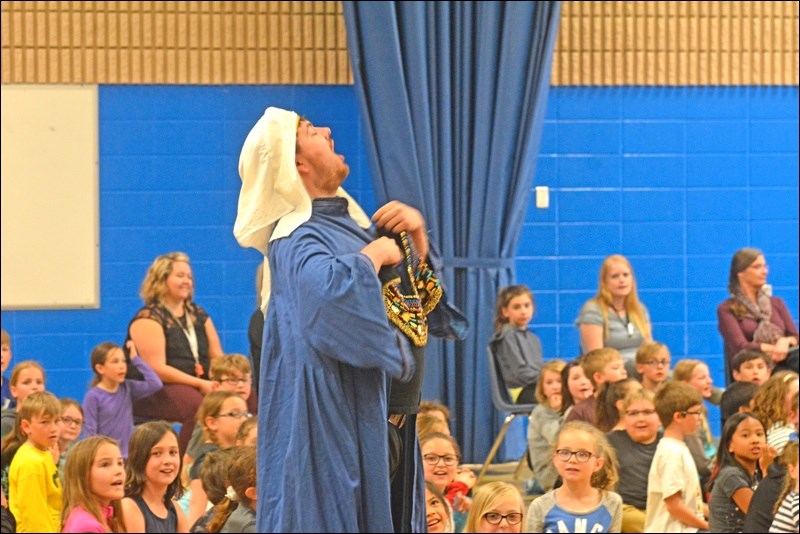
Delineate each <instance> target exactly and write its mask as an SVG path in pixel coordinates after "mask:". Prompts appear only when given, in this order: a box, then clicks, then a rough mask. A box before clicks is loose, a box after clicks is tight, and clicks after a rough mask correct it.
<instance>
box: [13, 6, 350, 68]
mask: <svg viewBox="0 0 800 534" xmlns="http://www.w3.org/2000/svg"><path fill="white" fill-rule="evenodd" d="M0 42H1V43H2V58H3V62H2V82H3V83H34V84H36V83H164V84H186V83H197V84H285V83H298V84H351V83H353V79H352V74H351V71H350V64H349V58H348V56H347V44H346V43H347V42H346V36H345V29H344V18H343V16H342V8H341V3H340V2H332V1H328V2H247V1H240V2H18V1H10V2H6V1H4V2H2V40H0ZM293 61H297V62H299V63H298V64H293V63H292V62H293Z"/></svg>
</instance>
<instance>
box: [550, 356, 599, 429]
mask: <svg viewBox="0 0 800 534" xmlns="http://www.w3.org/2000/svg"><path fill="white" fill-rule="evenodd" d="M581 361H582V358H581V357H580V356H579V357H577V358H575V359H574V360H572V361H571V362H569V363H568V364H567V366H566V367H564V369H563V370H562V371H561V384H562V385H563V387H562V388H561V410H559V411H560V412H561V417H562V418H563V419H566V418H567V416H568V415H569V414H570V412H571V411H572V410H573V409H575V405H576V404H580V403H581V402H583V401H585V400H586V399H588V398H589V397H591V396H592V395H593V394H594V386H593V385H592V381H591V380H589V379H588V378H587V377H586V373H584V372H583V367H581Z"/></svg>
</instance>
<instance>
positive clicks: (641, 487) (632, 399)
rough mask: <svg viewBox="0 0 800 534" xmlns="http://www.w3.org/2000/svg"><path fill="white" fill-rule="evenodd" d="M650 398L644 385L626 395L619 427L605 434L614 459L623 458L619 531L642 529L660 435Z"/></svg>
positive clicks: (652, 400)
mask: <svg viewBox="0 0 800 534" xmlns="http://www.w3.org/2000/svg"><path fill="white" fill-rule="evenodd" d="M654 397H655V395H654V394H653V392H652V391H650V390H649V389H646V388H642V389H640V390H638V391H634V392H632V393H630V394H629V395H628V396H626V397H625V399H624V400H623V402H622V406H621V409H620V411H621V412H622V418H621V422H622V426H623V429H621V430H612V431H611V432H609V433H608V434H606V437H607V438H608V442H609V443H610V444H611V446H612V447H614V450H615V451H616V453H617V458H624V459H625V461H620V462H619V467H618V474H619V483H618V484H617V487H616V492H617V493H619V496H620V497H621V498H622V532H644V522H645V508H646V507H647V481H648V477H649V475H650V466H651V465H652V463H653V457H654V456H655V454H656V448H657V447H658V442H659V440H660V439H661V434H662V433H661V430H660V428H661V422H660V421H659V419H658V413H657V412H656V406H655V401H654Z"/></svg>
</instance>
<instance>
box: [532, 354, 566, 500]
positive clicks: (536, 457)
mask: <svg viewBox="0 0 800 534" xmlns="http://www.w3.org/2000/svg"><path fill="white" fill-rule="evenodd" d="M566 366H567V363H566V362H565V361H563V360H550V361H549V362H547V363H545V364H544V366H543V367H542V374H541V377H540V378H539V382H538V384H536V400H537V402H538V404H537V405H536V407H535V408H534V409H533V411H532V412H531V415H530V416H529V417H528V458H529V459H530V463H531V469H532V471H533V479H532V481H531V484H532V487H531V489H532V490H533V491H535V492H537V493H545V492H547V491H550V490H551V489H553V487H554V485H555V483H556V479H557V478H558V472H557V471H556V468H555V466H554V465H553V461H552V458H551V456H552V451H553V447H554V446H555V444H556V436H557V435H558V431H559V430H560V429H561V424H562V423H563V417H562V415H561V398H562V395H561V390H562V389H563V386H562V384H561V372H562V371H563V370H564V368H565V367H566Z"/></svg>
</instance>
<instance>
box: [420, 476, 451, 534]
mask: <svg viewBox="0 0 800 534" xmlns="http://www.w3.org/2000/svg"><path fill="white" fill-rule="evenodd" d="M425 519H426V523H427V524H428V532H429V533H437V534H438V533H442V532H453V528H454V527H453V511H452V510H451V509H450V504H449V503H448V502H447V500H446V499H445V497H444V495H442V492H441V491H439V489H438V488H437V487H436V486H434V485H433V484H431V483H430V482H425Z"/></svg>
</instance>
